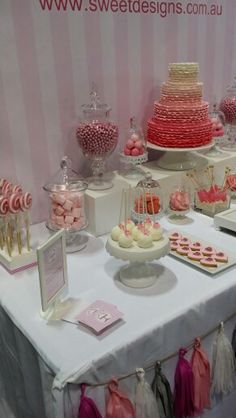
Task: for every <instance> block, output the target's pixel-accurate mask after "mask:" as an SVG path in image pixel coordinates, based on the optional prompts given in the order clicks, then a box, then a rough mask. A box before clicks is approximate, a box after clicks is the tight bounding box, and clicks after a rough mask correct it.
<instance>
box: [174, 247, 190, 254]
mask: <svg viewBox="0 0 236 418" xmlns="http://www.w3.org/2000/svg"><path fill="white" fill-rule="evenodd" d="M176 251H177V253H178V254H180V255H188V253H189V247H183V246H178V248H177V249H176Z"/></svg>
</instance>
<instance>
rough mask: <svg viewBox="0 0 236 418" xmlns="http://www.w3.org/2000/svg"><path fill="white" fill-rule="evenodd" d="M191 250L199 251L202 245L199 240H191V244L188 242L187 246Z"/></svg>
mask: <svg viewBox="0 0 236 418" xmlns="http://www.w3.org/2000/svg"><path fill="white" fill-rule="evenodd" d="M189 248H190V250H191V251H200V250H201V248H202V246H201V243H200V242H192V244H190V246H189Z"/></svg>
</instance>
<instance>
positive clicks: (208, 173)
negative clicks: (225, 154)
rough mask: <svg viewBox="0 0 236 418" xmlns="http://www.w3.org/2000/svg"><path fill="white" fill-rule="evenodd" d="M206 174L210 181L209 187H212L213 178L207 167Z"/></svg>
mask: <svg viewBox="0 0 236 418" xmlns="http://www.w3.org/2000/svg"><path fill="white" fill-rule="evenodd" d="M205 173H206V175H207V177H208V181H209V187H210V185H211V176H210V171H209V167H208V166H207V168H206V169H205Z"/></svg>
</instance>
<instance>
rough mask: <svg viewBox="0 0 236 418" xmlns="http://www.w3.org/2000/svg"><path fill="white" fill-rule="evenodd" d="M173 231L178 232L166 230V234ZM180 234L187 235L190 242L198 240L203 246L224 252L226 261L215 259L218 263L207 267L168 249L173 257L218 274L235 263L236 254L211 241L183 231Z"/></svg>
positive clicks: (170, 233)
mask: <svg viewBox="0 0 236 418" xmlns="http://www.w3.org/2000/svg"><path fill="white" fill-rule="evenodd" d="M174 232H178V231H176V230H175V229H174V230H171V231H168V236H170V235H172V234H173V233H174ZM180 233H181V232H180ZM181 235H182V236H184V237H187V238H188V239H189V240H190V241H191V242H200V243H201V244H202V245H203V246H204V247H208V246H211V247H213V248H215V249H216V251H217V252H218V251H222V252H224V253H225V254H226V255H227V256H228V263H220V262H218V261H217V264H218V266H217V267H207V266H203V265H202V264H200V261H195V260H191V259H190V258H188V257H187V256H186V255H180V254H178V253H177V252H176V251H173V250H170V253H169V255H170V256H173V257H174V258H177V259H178V260H180V261H183V262H185V263H187V264H190V265H191V266H194V267H196V268H198V269H200V270H203V271H205V272H206V273H208V274H211V275H215V274H218V273H220V272H221V271H223V270H226V269H228V268H229V267H231V266H233V265H235V264H236V254H234V253H231V252H230V251H227V250H224V248H220V247H215V246H214V244H212V243H211V242H209V241H204V240H202V239H201V238H199V237H196V236H194V235H190V234H185V233H184V234H182V233H181Z"/></svg>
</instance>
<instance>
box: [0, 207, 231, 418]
mask: <svg viewBox="0 0 236 418" xmlns="http://www.w3.org/2000/svg"><path fill="white" fill-rule="evenodd" d="M189 218H190V223H189V224H188V225H181V226H175V229H177V230H178V229H179V230H180V231H182V232H186V233H189V234H192V235H196V236H198V237H200V238H202V239H203V238H204V239H205V240H206V239H207V241H209V242H211V243H212V244H213V245H216V244H217V245H218V246H220V247H221V248H224V249H225V251H226V252H227V250H228V251H231V252H232V251H233V252H234V251H235V250H234V248H235V236H234V235H232V234H227V233H225V232H222V231H216V230H215V228H214V226H213V220H212V219H211V218H209V217H206V216H204V215H200V214H198V213H195V212H191V213H190V215H189ZM161 224H162V226H163V227H164V228H165V229H167V230H171V229H173V224H171V223H169V222H168V219H167V218H163V219H162V220H161ZM33 228H34V229H35V230H34V231H35V232H36V233H38V235H39V236H40V234H46V231H45V229H44V228H45V227H44V226H43V225H42V224H41V225H35V226H33ZM106 239H107V237H106V236H103V237H100V238H94V237H92V236H90V237H89V240H88V244H87V247H86V248H85V249H84V250H83V251H81V252H79V253H74V254H68V256H67V261H68V276H69V294H70V295H71V296H73V297H74V298H78V299H79V300H86V301H88V302H93V301H95V300H96V299H102V300H105V301H107V302H110V303H113V304H114V305H117V307H118V309H119V310H121V311H122V312H123V313H124V322H121V323H118V324H117V325H116V326H114V327H113V328H111V329H110V330H109V331H107V332H105V333H104V334H102V335H100V336H95V335H93V334H92V333H91V332H90V331H88V330H86V329H85V328H82V326H76V325H74V324H71V323H67V322H61V321H60V322H58V323H47V322H45V321H44V320H43V319H41V317H40V316H39V310H40V292H39V280H38V272H37V268H33V269H31V270H27V271H24V272H21V273H18V274H16V275H13V276H11V275H9V274H8V273H7V272H6V271H5V270H4V269H3V268H2V267H0V306H1V307H0V326H1V334H0V353H1V367H0V388H1V392H0V393H1V400H0V416H1V417H6V416H7V417H8V418H64V417H65V418H71V417H76V411H77V408H78V405H79V396H80V390H79V389H80V388H79V384H80V383H82V382H86V383H90V384H97V383H101V382H106V381H108V380H109V379H110V378H111V377H112V376H116V377H119V376H122V375H125V374H128V373H132V372H133V371H135V369H136V367H145V366H148V365H150V364H152V363H154V362H155V361H156V360H158V359H160V358H163V357H165V356H168V355H171V354H172V353H175V352H176V351H178V349H179V348H180V347H183V346H185V345H188V344H189V343H191V341H192V340H193V339H194V338H195V337H196V336H198V335H202V334H205V333H206V332H208V331H209V330H210V329H211V328H213V327H215V326H216V325H217V324H218V323H219V322H220V321H222V320H224V319H225V318H227V317H228V316H230V315H232V314H233V313H234V312H235V313H236V304H235V300H236V274H235V271H236V267H230V268H229V269H227V270H225V271H224V272H222V273H220V274H218V275H216V276H210V275H208V274H206V273H204V272H202V271H200V270H197V269H195V268H192V267H190V266H189V265H187V264H185V263H182V262H180V261H178V260H175V259H173V258H171V257H170V256H166V257H164V258H162V259H161V260H159V261H157V262H156V263H154V264H155V266H156V269H157V272H158V274H159V277H158V280H157V282H156V283H155V284H154V285H153V286H151V287H149V288H146V289H131V288H128V287H126V286H124V285H123V284H122V283H121V282H120V281H119V279H118V276H117V273H118V271H119V269H120V267H121V266H122V265H124V262H123V261H121V260H117V259H115V258H112V257H111V256H110V255H109V254H108V253H107V252H106V251H105V243H106ZM235 252H236V251H235ZM235 324H236V315H235V317H234V318H233V319H232V320H231V321H229V322H227V323H226V325H225V332H226V333H227V335H228V336H229V338H231V334H232V329H233V327H234V325H235ZM213 338H214V335H213V334H212V335H210V336H208V337H207V338H206V339H204V340H203V348H204V349H205V350H207V352H208V355H209V358H211V347H212V341H213ZM176 361H177V357H175V358H172V359H171V360H169V361H168V362H166V363H164V364H163V371H164V373H165V374H166V375H167V377H168V378H169V380H170V382H171V384H172V385H173V375H174V370H175V366H176ZM146 378H147V380H148V381H149V382H150V381H151V380H152V378H153V371H150V372H148V373H147V374H146ZM135 384H136V379H135V377H130V378H127V379H125V380H123V381H122V382H121V388H123V389H126V390H127V392H128V394H129V396H130V397H131V398H132V396H133V393H134V389H135ZM87 393H88V394H89V395H90V396H91V397H92V398H93V399H94V400H95V401H96V403H97V405H98V408H99V409H100V411H101V413H102V415H103V416H104V406H105V398H104V387H103V386H99V387H91V388H88V391H87ZM9 409H10V410H11V412H10V411H9ZM235 409H236V396H235V391H233V392H232V393H231V394H230V395H226V396H224V397H223V398H222V399H217V400H213V402H212V409H211V410H209V411H207V412H206V413H205V414H204V415H203V416H204V417H206V418H213V417H214V418H218V417H219V418H220V417H221V418H222V416H227V418H234V417H235Z"/></svg>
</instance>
